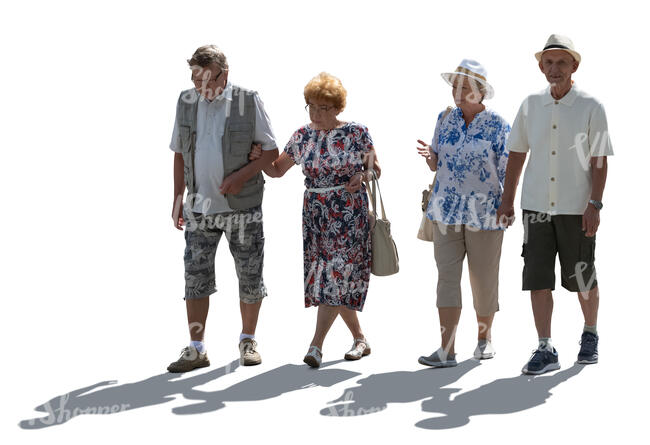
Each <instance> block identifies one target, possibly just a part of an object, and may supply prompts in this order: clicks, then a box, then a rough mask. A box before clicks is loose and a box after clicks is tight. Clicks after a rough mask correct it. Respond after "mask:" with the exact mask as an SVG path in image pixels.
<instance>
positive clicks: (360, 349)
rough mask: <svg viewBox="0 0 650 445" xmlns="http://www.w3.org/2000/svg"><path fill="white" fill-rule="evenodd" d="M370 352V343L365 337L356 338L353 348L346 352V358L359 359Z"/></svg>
mask: <svg viewBox="0 0 650 445" xmlns="http://www.w3.org/2000/svg"><path fill="white" fill-rule="evenodd" d="M369 354H370V344H369V343H368V340H366V339H365V338H355V339H354V343H353V344H352V349H350V350H349V351H348V352H346V353H345V359H346V360H359V359H360V358H361V357H365V356H366V355H369Z"/></svg>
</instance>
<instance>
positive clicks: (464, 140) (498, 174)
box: [427, 108, 510, 230]
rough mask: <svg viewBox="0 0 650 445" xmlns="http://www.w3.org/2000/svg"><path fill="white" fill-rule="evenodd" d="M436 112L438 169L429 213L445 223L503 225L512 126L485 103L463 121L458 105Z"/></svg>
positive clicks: (489, 227) (433, 145)
mask: <svg viewBox="0 0 650 445" xmlns="http://www.w3.org/2000/svg"><path fill="white" fill-rule="evenodd" d="M444 113H445V112H444V111H443V112H441V113H440V114H439V115H438V121H437V123H436V130H435V134H434V136H433V140H432V141H431V148H432V150H433V152H434V153H436V154H437V155H438V172H437V175H436V182H435V184H434V186H433V193H432V194H431V199H430V200H429V205H428V206H427V217H428V218H429V219H431V220H433V221H440V222H442V223H443V224H447V225H452V224H466V225H468V226H472V227H475V228H477V229H480V230H503V229H502V227H500V226H499V225H498V224H497V222H496V211H497V208H498V207H499V205H501V194H502V192H503V182H504V180H505V176H506V164H507V162H508V151H507V149H506V140H507V139H508V135H509V134H510V125H509V124H508V122H507V121H506V120H505V119H503V118H502V117H501V116H499V115H498V114H497V113H496V112H494V111H492V110H490V109H489V108H486V109H485V110H483V111H481V112H480V113H478V114H476V115H475V116H474V119H473V120H472V122H470V124H469V127H467V126H466V125H465V120H464V119H463V112H462V111H461V109H460V108H454V109H452V110H451V111H450V112H449V114H447V116H445V118H444V119H442V116H443V115H444Z"/></svg>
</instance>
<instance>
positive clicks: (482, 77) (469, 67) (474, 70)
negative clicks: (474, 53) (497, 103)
mask: <svg viewBox="0 0 650 445" xmlns="http://www.w3.org/2000/svg"><path fill="white" fill-rule="evenodd" d="M440 75H441V76H442V78H443V79H445V81H446V82H447V83H448V84H449V85H451V86H454V80H455V79H456V77H457V76H465V77H469V78H470V79H474V80H476V81H477V82H479V83H480V84H481V85H483V86H484V87H485V99H490V98H492V97H494V88H492V85H490V84H489V83H488V81H487V71H486V70H485V68H484V67H483V65H481V64H480V63H478V62H477V61H476V60H472V59H463V61H462V62H460V65H458V68H456V71H454V72H453V73H442V74H440Z"/></svg>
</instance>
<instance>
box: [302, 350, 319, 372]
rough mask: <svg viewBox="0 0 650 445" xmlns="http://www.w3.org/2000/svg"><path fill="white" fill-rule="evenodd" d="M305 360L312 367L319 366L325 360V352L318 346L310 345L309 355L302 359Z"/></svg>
mask: <svg viewBox="0 0 650 445" xmlns="http://www.w3.org/2000/svg"><path fill="white" fill-rule="evenodd" d="M302 361H303V362H305V363H307V364H308V365H309V366H311V367H312V368H318V367H319V366H320V364H321V362H322V361H323V352H322V351H321V350H320V348H319V347H318V346H314V345H312V346H310V347H309V351H308V352H307V355H305V358H303V359H302Z"/></svg>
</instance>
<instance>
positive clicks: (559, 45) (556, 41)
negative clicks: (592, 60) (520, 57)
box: [535, 34, 580, 62]
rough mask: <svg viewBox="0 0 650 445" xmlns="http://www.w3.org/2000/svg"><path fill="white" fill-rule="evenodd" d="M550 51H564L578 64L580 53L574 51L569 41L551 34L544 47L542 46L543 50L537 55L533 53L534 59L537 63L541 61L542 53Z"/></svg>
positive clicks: (566, 38) (564, 37)
mask: <svg viewBox="0 0 650 445" xmlns="http://www.w3.org/2000/svg"><path fill="white" fill-rule="evenodd" d="M552 50H562V51H566V52H568V53H569V54H571V55H572V56H573V58H574V59H576V61H577V62H580V53H579V52H578V51H576V49H575V47H574V46H573V42H572V41H571V39H570V38H568V37H566V36H561V35H559V34H551V36H550V37H549V38H548V40H547V41H546V45H544V49H543V50H541V51H540V52H538V53H535V58H536V59H537V61H538V62H539V61H540V60H541V59H542V53H543V52H545V51H552Z"/></svg>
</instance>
